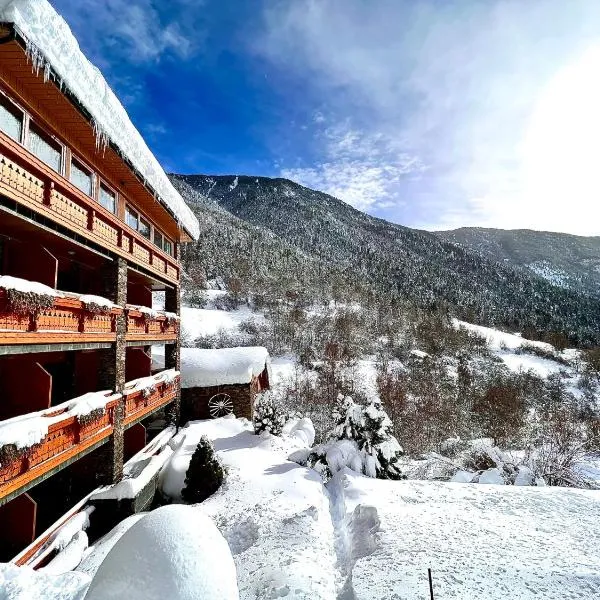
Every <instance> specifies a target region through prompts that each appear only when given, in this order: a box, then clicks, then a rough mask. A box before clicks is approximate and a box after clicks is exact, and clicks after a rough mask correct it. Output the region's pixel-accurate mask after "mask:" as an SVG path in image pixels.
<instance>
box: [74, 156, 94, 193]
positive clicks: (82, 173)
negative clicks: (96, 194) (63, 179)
mask: <svg viewBox="0 0 600 600" xmlns="http://www.w3.org/2000/svg"><path fill="white" fill-rule="evenodd" d="M71 183H73V184H75V186H76V187H78V188H79V189H80V190H81V191H82V192H83V193H84V194H87V195H88V196H91V195H92V174H91V173H90V172H89V171H88V170H87V169H86V168H85V167H84V166H83V165H81V164H79V163H78V162H77V161H76V160H72V161H71Z"/></svg>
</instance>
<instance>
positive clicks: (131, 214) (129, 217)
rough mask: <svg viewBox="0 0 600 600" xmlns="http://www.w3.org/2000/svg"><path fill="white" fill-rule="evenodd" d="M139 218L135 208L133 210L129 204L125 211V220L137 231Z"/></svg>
mask: <svg viewBox="0 0 600 600" xmlns="http://www.w3.org/2000/svg"><path fill="white" fill-rule="evenodd" d="M138 219H139V215H138V214H137V213H136V212H135V210H132V209H131V208H129V206H128V207H127V210H126V211H125V222H126V223H127V225H129V227H131V228H132V229H135V230H136V231H137V228H138Z"/></svg>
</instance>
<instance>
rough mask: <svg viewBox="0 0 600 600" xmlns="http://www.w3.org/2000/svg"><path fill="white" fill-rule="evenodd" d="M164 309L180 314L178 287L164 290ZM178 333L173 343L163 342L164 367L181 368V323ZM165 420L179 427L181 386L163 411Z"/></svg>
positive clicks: (179, 291)
mask: <svg viewBox="0 0 600 600" xmlns="http://www.w3.org/2000/svg"><path fill="white" fill-rule="evenodd" d="M165 310H166V311H167V312H172V313H175V314H177V315H179V316H181V290H180V288H179V287H176V288H167V289H166V290H165ZM178 331H179V334H178V336H177V340H176V342H175V343H174V344H165V369H176V370H177V371H179V370H181V323H179V327H178ZM165 414H166V417H167V421H168V422H169V423H172V424H174V425H176V426H177V427H179V425H181V423H180V419H181V387H180V389H179V390H177V395H176V396H175V400H174V401H173V402H172V404H171V405H170V406H169V407H168V408H167V410H166V411H165Z"/></svg>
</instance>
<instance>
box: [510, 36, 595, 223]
mask: <svg viewBox="0 0 600 600" xmlns="http://www.w3.org/2000/svg"><path fill="white" fill-rule="evenodd" d="M522 161H523V162H522V166H523V176H524V182H523V183H524V189H523V191H524V198H523V202H522V206H521V209H522V210H524V211H526V212H527V213H529V215H530V216H532V217H535V219H537V221H536V220H534V221H533V222H537V223H539V227H537V226H536V229H542V228H549V229H557V230H559V231H560V230H562V231H564V230H567V231H578V232H579V233H588V234H591V233H594V234H598V233H600V224H599V219H598V217H600V46H596V47H593V48H590V49H589V50H588V51H587V52H585V53H584V54H583V55H582V56H581V57H580V59H579V60H578V61H577V62H575V63H573V64H571V65H569V66H567V67H565V68H563V69H562V70H561V71H559V72H558V73H557V74H556V76H555V77H554V78H553V79H552V80H551V82H550V83H549V84H548V85H547V87H546V88H545V89H544V91H543V93H542V94H541V96H540V98H539V100H538V102H537V105H536V106H535V109H534V112H533V114H532V118H531V121H530V124H529V127H528V130H527V133H526V136H525V139H524V142H523V146H522ZM558 219H563V220H562V222H557V220H558Z"/></svg>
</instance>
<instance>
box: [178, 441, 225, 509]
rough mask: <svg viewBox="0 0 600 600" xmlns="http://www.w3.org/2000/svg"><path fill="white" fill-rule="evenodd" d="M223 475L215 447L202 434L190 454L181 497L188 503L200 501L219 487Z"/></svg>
mask: <svg viewBox="0 0 600 600" xmlns="http://www.w3.org/2000/svg"><path fill="white" fill-rule="evenodd" d="M223 477H224V472H223V467H222V465H221V462H220V461H219V459H218V457H217V455H216V453H215V449H214V448H213V445H212V444H211V442H210V440H209V439H208V438H207V437H206V436H204V435H203V436H202V437H201V438H200V441H199V442H198V445H197V446H196V449H195V450H194V454H192V458H191V460H190V466H189V467H188V470H187V472H186V474H185V485H184V487H183V490H181V497H182V498H183V499H184V500H185V501H186V502H189V503H190V504H194V503H197V502H202V501H203V500H206V499H207V498H208V497H209V496H212V495H213V494H214V493H215V492H216V491H217V490H218V489H219V488H220V487H221V484H222V483H223Z"/></svg>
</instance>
